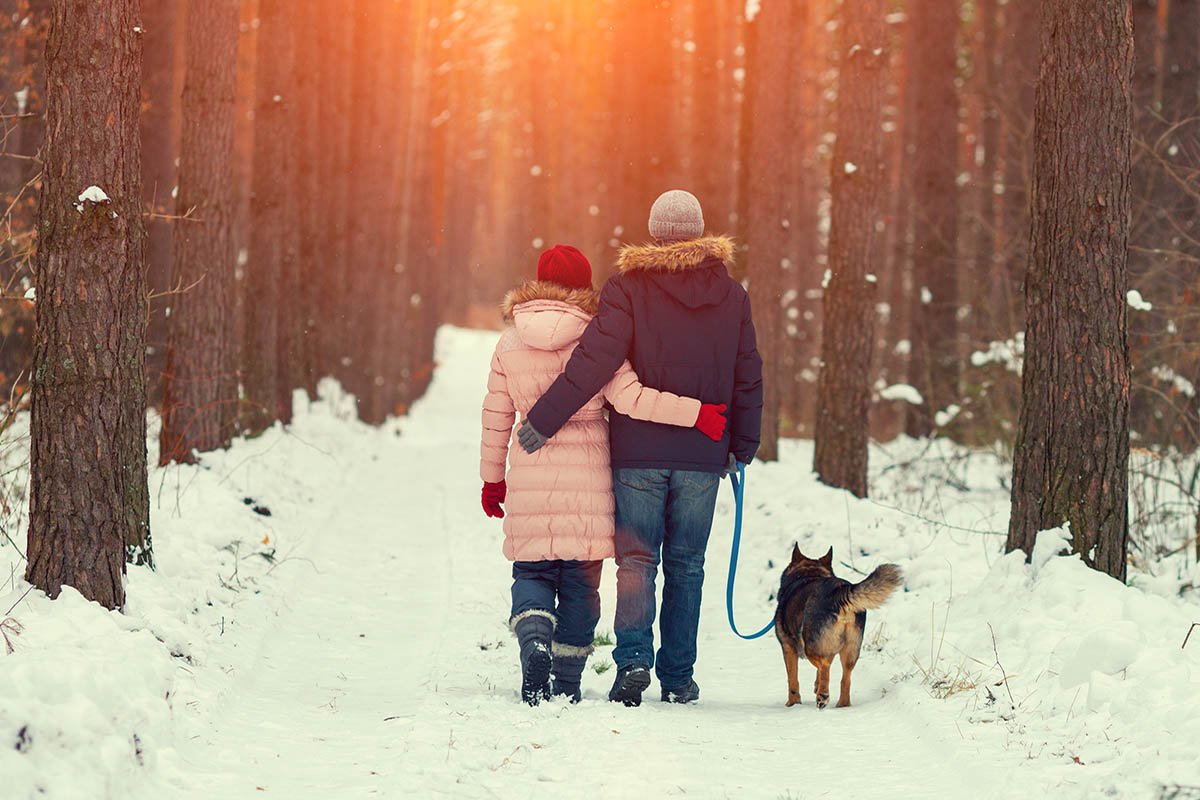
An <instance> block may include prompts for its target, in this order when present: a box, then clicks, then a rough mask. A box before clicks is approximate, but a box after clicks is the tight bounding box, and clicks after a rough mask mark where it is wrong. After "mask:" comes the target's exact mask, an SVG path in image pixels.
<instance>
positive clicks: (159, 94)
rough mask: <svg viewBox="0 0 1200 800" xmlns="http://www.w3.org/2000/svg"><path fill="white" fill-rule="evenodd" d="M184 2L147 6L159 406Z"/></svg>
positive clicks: (144, 124)
mask: <svg viewBox="0 0 1200 800" xmlns="http://www.w3.org/2000/svg"><path fill="white" fill-rule="evenodd" d="M179 9H180V2H179V0H154V1H153V2H150V3H145V4H144V10H143V14H142V17H143V21H144V23H145V33H144V36H143V49H144V55H143V68H142V110H141V115H140V117H139V127H140V130H141V134H140V135H141V139H142V203H143V208H145V209H149V210H151V211H154V212H156V213H157V214H159V215H160V217H159V218H154V217H151V218H149V219H147V220H146V280H147V282H148V283H149V286H150V290H151V291H152V292H154V293H158V294H160V295H161V296H160V297H158V299H156V300H154V301H152V307H151V316H150V327H149V330H148V331H147V337H148V338H149V344H150V354H149V359H150V364H149V372H150V374H151V375H152V376H153V379H152V380H151V391H152V394H154V395H155V398H154V401H153V402H154V403H156V404H157V402H158V397H157V395H158V389H159V386H160V384H159V381H158V377H159V375H160V374H161V371H162V370H163V369H164V366H163V364H164V362H163V354H164V352H165V350H166V343H167V329H168V324H169V323H168V320H167V314H168V313H169V312H168V311H167V309H169V308H170V307H171V306H173V305H174V302H175V297H174V296H173V295H170V294H162V293H165V292H167V291H169V290H170V289H171V288H172V283H173V282H172V276H171V238H172V229H173V225H174V223H173V222H172V221H171V220H167V219H163V218H161V215H163V214H165V213H167V212H169V211H170V210H171V209H172V208H174V207H175V201H174V200H172V198H171V190H172V189H174V188H175V186H176V176H177V170H176V166H175V156H176V153H177V152H178V150H177V146H178V144H179V119H178V116H177V113H176V109H177V106H178V101H179V98H178V96H177V95H176V83H175V73H176V70H175V66H176V63H177V58H176V56H177V52H178V48H177V47H176V40H177V37H176V28H177V26H176V20H177V19H178V17H179V14H180V10H179Z"/></svg>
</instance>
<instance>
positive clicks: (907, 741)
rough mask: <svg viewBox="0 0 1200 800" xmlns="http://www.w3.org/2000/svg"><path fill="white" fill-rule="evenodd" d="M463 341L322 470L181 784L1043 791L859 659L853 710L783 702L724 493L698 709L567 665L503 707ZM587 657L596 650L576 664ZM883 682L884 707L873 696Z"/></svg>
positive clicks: (250, 789)
mask: <svg viewBox="0 0 1200 800" xmlns="http://www.w3.org/2000/svg"><path fill="white" fill-rule="evenodd" d="M483 342H484V336H483V335H462V336H458V337H453V338H451V339H450V340H449V342H448V343H447V344H446V346H445V347H444V348H443V352H442V354H441V357H442V364H441V366H440V371H439V376H438V381H437V382H436V384H435V386H434V387H433V390H432V391H431V392H430V394H429V395H428V396H427V397H426V398H425V399H424V400H423V401H422V402H421V404H420V405H419V406H418V408H417V409H416V410H415V411H414V414H413V415H412V417H411V418H410V419H408V420H406V421H405V422H404V423H403V426H402V435H401V436H399V437H395V438H387V437H382V436H376V437H375V438H373V439H369V440H364V441H365V442H367V444H366V445H365V449H364V450H363V451H362V452H361V453H360V454H359V457H358V458H357V460H356V461H355V463H353V464H349V465H347V472H346V474H345V478H346V479H345V483H344V485H343V486H341V487H330V497H329V498H323V499H322V500H321V502H320V503H318V504H317V506H318V507H319V508H321V509H322V511H321V512H320V513H319V514H317V515H315V517H314V518H312V519H310V520H308V521H306V523H305V525H306V530H304V531H303V533H302V534H298V538H299V539H301V540H302V544H301V546H300V549H299V550H298V551H297V553H296V554H295V555H296V556H302V557H303V558H307V559H311V560H312V562H313V566H314V567H315V571H314V570H313V569H308V568H301V567H297V568H296V569H294V570H292V571H291V572H290V577H289V578H288V582H286V583H285V584H284V585H283V586H281V587H279V592H280V593H281V594H282V596H283V597H284V598H286V599H285V601H284V605H283V608H282V610H281V611H280V612H279V614H278V615H275V614H264V615H263V616H262V618H261V619H258V620H254V621H248V622H246V623H245V624H244V625H243V627H242V629H241V630H240V631H239V632H238V637H239V639H238V641H239V643H240V646H241V647H243V648H247V649H248V650H249V652H244V653H242V654H241V656H240V661H238V666H237V667H236V668H237V669H240V670H242V671H244V672H246V673H249V674H248V675H247V676H246V677H245V678H244V679H243V680H242V681H240V682H239V683H237V686H238V689H237V691H236V692H234V693H233V694H232V695H229V696H226V697H224V698H223V699H222V701H221V707H220V708H219V709H213V710H210V711H209V713H206V714H204V715H203V716H202V722H201V724H200V729H199V730H197V731H195V732H193V733H192V736H191V745H192V746H191V747H190V748H184V749H183V750H182V751H181V754H180V755H179V756H178V758H177V759H175V760H174V761H173V762H172V764H171V770H170V772H171V776H172V777H171V779H172V783H173V784H174V785H175V786H176V787H187V788H188V789H189V790H190V792H189V793H188V794H187V795H186V796H193V797H196V798H200V797H205V798H208V797H214V796H220V797H226V798H241V797H263V796H274V797H283V798H297V799H298V798H314V799H315V798H321V799H322V800H324V799H325V798H330V797H336V798H354V797H408V796H413V797H429V796H437V797H528V796H531V795H532V794H533V793H535V792H536V793H537V794H538V796H550V797H554V796H562V797H576V796H579V795H580V794H582V793H583V792H585V791H586V792H593V791H600V792H603V793H604V794H605V795H607V796H610V797H640V798H652V797H660V796H674V795H691V796H699V797H724V796H730V797H770V798H777V797H789V798H798V797H804V798H821V797H863V798H871V797H887V798H907V797H914V798H915V797H922V798H940V797H945V798H951V797H962V796H964V795H968V794H969V795H970V796H974V797H980V796H993V795H994V796H1020V797H1036V796H1044V795H1045V794H1046V791H1047V790H1046V789H1035V788H1034V787H1032V786H1024V787H1018V786H1017V784H1016V783H1015V782H1014V780H1013V777H1012V776H1011V775H1005V774H1004V770H1003V767H1004V766H1005V763H1004V762H1002V761H1001V760H997V759H996V757H995V754H992V755H991V756H989V755H988V754H987V753H984V752H981V751H980V750H979V749H978V748H979V746H978V745H977V744H974V743H972V742H969V741H968V740H966V739H964V738H963V737H962V736H961V735H960V733H959V731H958V729H957V727H956V722H955V720H954V719H953V717H952V716H950V715H947V714H945V713H944V712H941V713H936V714H928V713H926V714H921V715H920V716H918V717H914V716H913V715H912V714H911V713H910V711H911V709H912V708H913V707H914V704H915V705H917V706H920V704H921V703H923V702H929V703H935V702H937V701H933V700H931V699H929V698H928V697H917V698H916V699H914V695H919V694H923V690H920V689H915V688H914V687H908V686H902V687H895V686H893V685H892V684H891V683H890V681H889V680H888V678H889V676H890V675H891V674H892V669H891V667H889V666H887V665H885V664H883V663H881V661H882V658H881V655H880V654H879V653H877V652H871V651H867V652H864V655H863V658H862V661H861V663H860V666H859V668H858V670H857V671H856V674H855V684H854V700H855V704H856V705H855V707H854V708H852V709H849V710H833V709H830V710H826V711H823V712H818V711H817V710H816V709H815V707H814V706H813V705H812V704H811V701H812V694H811V692H810V691H809V689H810V688H811V681H812V675H811V673H810V671H809V670H808V669H807V668H804V669H805V671H804V672H802V683H801V689H802V693H803V696H804V699H805V703H806V704H805V705H804V706H802V707H800V708H795V709H786V708H784V706H783V699H784V696H785V691H784V677H783V666H782V660H781V658H780V655H779V651H778V646H777V644H776V643H775V641H774V639H773V638H770V637H768V638H766V639H763V640H760V641H757V642H753V643H745V642H741V641H740V640H737V639H735V638H734V637H733V636H732V634H730V633H729V632H728V630H727V628H726V625H725V619H724V610H723V598H724V591H723V589H724V583H723V582H724V579H725V568H726V564H727V558H728V553H727V547H728V541H729V534H728V529H729V519H730V497H729V493H728V492H727V491H725V490H723V492H722V498H721V501H720V505H719V508H718V520H717V523H716V527H715V531H714V535H713V539H712V544H711V546H710V550H709V554H710V555H709V566H708V571H707V572H708V585H707V593H706V597H705V608H704V612H703V621H702V635H701V642H700V659H701V660H700V664H699V667H698V672H697V680H698V681H699V682H700V684H701V687H702V691H703V696H702V701H701V703H700V704H698V705H696V706H694V707H669V706H665V705H664V704H661V703H659V702H658V701H657V685H656V684H655V685H652V687H651V689H650V691H649V692H648V693H647V698H648V700H647V702H646V704H645V705H643V706H642V707H641V708H639V709H626V708H623V707H617V706H614V705H613V704H610V703H608V702H606V701H605V700H604V699H603V697H604V694H605V692H606V690H607V688H608V685H609V683H610V680H611V675H612V673H611V672H607V673H605V674H597V673H596V672H594V671H592V670H590V669H589V671H588V672H587V673H586V674H585V679H584V680H585V683H584V689H585V699H584V702H583V703H581V704H579V705H578V706H568V705H565V704H561V703H552V704H547V705H544V706H542V707H539V708H536V709H530V708H527V707H525V706H523V705H521V704H520V703H519V702H518V701H517V698H516V695H515V687H516V685H517V674H518V672H517V666H516V651H515V648H514V647H513V644H512V640H511V638H510V637H509V635H508V633H507V630H506V627H505V618H506V616H507V607H508V587H509V579H508V569H509V567H508V564H507V562H505V561H504V559H503V557H502V556H501V554H500V545H499V536H500V532H499V526H498V525H497V524H495V523H493V522H492V521H489V520H486V519H485V518H484V517H483V515H482V514H481V513H480V512H479V510H478V507H477V503H476V502H475V498H476V496H477V492H478V486H477V480H476V477H475V475H476V458H477V452H478V446H477V440H476V436H477V419H478V403H479V397H478V396H477V395H478V394H479V392H478V391H475V389H476V388H477V387H480V386H482V382H483V379H484V375H485V374H486V364H487V358H488V356H489V351H488V350H487V349H486V346H481V343H483ZM803 480H808V478H807V476H805V477H804V478H803ZM333 498H336V499H333ZM289 566H296V565H289ZM612 580H613V568H612V565H611V564H609V565H607V566H606V573H605V584H604V616H603V617H602V620H601V623H600V631H607V630H611V620H612V612H613V590H612V589H613V587H612ZM767 613H769V609H768V608H767V607H766V606H765V605H764V604H758V605H757V606H756V605H755V604H754V603H751V602H747V603H744V604H743V605H742V607H741V608H740V611H739V614H740V615H742V617H743V624H745V625H746V626H747V627H749V626H750V625H754V624H758V623H759V622H760V620H759V617H760V616H763V615H764V614H767ZM876 619H878V618H876ZM875 624H878V622H876V623H875ZM871 633H872V631H871V630H870V629H869V630H868V640H870V635H871ZM608 661H609V658H608V650H607V649H604V650H602V651H601V652H599V653H597V655H596V656H595V657H594V663H602V662H608ZM834 680H835V681H836V670H835V676H834ZM902 690H905V691H909V692H910V694H909V695H908V696H906V698H907V699H906V702H905V703H904V704H900V703H897V702H893V700H894V698H895V696H896V693H897V692H899V691H902ZM1029 777H1031V778H1032V777H1033V776H1029ZM1005 781H1007V783H1006V782H1005ZM1001 787H1003V788H1001ZM181 796H183V795H181Z"/></svg>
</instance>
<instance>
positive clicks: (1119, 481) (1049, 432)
mask: <svg viewBox="0 0 1200 800" xmlns="http://www.w3.org/2000/svg"><path fill="white" fill-rule="evenodd" d="M1042 11H1043V27H1042V66H1041V75H1040V78H1039V81H1038V88H1037V101H1036V111H1035V128H1034V175H1033V225H1032V237H1031V246H1030V250H1031V257H1030V264H1029V272H1028V275H1027V277H1026V313H1027V330H1026V338H1025V366H1024V373H1023V376H1022V388H1023V402H1022V406H1021V422H1020V432H1019V434H1018V439H1017V447H1016V453H1015V457H1014V464H1013V489H1012V516H1011V519H1010V523H1009V532H1008V549H1009V550H1015V549H1021V550H1024V551H1025V553H1026V557H1028V556H1029V554H1031V553H1032V552H1033V545H1034V542H1035V540H1036V537H1037V534H1038V532H1039V531H1043V530H1047V529H1051V528H1056V527H1058V526H1060V525H1063V524H1065V523H1070V526H1071V537H1072V550H1073V551H1074V552H1076V553H1079V554H1080V555H1081V556H1082V558H1083V559H1084V561H1085V562H1086V563H1087V564H1089V565H1091V566H1093V567H1094V568H1096V569H1098V570H1101V571H1104V572H1107V573H1108V574H1109V575H1112V576H1113V577H1115V578H1117V579H1120V580H1124V578H1125V549H1126V541H1127V539H1128V533H1129V530H1128V518H1127V515H1128V496H1127V495H1128V491H1127V489H1128V484H1127V481H1128V476H1127V466H1128V462H1129V429H1128V413H1129V354H1128V346H1127V343H1126V316H1127V314H1126V312H1127V303H1126V298H1125V291H1126V262H1127V255H1128V254H1127V247H1128V235H1129V214H1130V185H1129V184H1130V181H1129V171H1130V148H1131V137H1130V130H1131V128H1130V125H1131V120H1130V111H1131V102H1132V101H1131V78H1132V67H1133V30H1132V25H1131V20H1130V13H1129V3H1128V0H1095V1H1094V2H1089V3H1078V2H1076V0H1048V2H1045V3H1044V4H1043V6H1042Z"/></svg>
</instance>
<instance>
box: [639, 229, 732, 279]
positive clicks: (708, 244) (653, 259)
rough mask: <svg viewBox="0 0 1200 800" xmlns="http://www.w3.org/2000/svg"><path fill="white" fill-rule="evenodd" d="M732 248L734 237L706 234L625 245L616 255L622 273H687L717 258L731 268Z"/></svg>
mask: <svg viewBox="0 0 1200 800" xmlns="http://www.w3.org/2000/svg"><path fill="white" fill-rule="evenodd" d="M733 251H734V243H733V239H731V238H729V237H728V236H704V237H702V238H700V239H689V240H687V241H685V242H670V243H667V244H642V245H626V246H625V247H623V248H622V249H621V253H620V255H618V256H617V269H618V270H619V271H621V272H634V271H637V270H657V271H661V272H684V271H686V270H690V269H695V268H696V267H699V266H701V265H702V264H704V263H705V262H706V261H708V260H710V259H714V258H715V259H717V260H719V261H720V262H721V263H723V264H724V265H725V268H726V269H728V268H729V267H731V266H733Z"/></svg>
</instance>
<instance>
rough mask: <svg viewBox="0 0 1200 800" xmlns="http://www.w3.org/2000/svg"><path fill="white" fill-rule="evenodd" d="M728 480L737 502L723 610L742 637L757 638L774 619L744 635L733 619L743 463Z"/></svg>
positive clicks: (743, 480) (743, 476) (733, 629)
mask: <svg viewBox="0 0 1200 800" xmlns="http://www.w3.org/2000/svg"><path fill="white" fill-rule="evenodd" d="M729 482H730V483H732V484H733V498H734V500H735V501H736V503H737V507H736V510H735V511H734V516H733V548H732V550H731V551H730V553H729V579H728V581H726V583H725V611H726V613H728V615H729V627H730V629H731V630H732V631H733V632H734V633H735V634H737V635H738V636H740V637H741V638H743V639H758V638H759V637H762V636H766V635H767V634H768V633H770V631H771V629H772V628H774V627H775V620H774V619H772V620H771V621H770V622H768V623H767V626H766V627H765V628H763V629H762V630H761V631H759V632H758V633H752V634H750V635H748V636H747V635H746V634H744V633H742V632H741V631H739V630H738V628H737V623H735V622H734V621H733V581H734V578H735V577H737V562H738V549H739V548H740V547H741V544H742V504H743V497H744V493H745V489H746V467H745V465H744V464H738V468H737V474H736V475H734V474H733V473H732V472H731V473H730V474H729Z"/></svg>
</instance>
